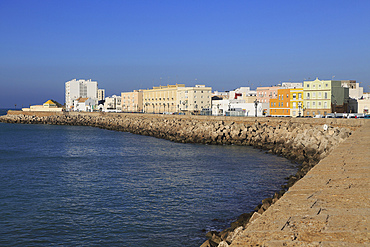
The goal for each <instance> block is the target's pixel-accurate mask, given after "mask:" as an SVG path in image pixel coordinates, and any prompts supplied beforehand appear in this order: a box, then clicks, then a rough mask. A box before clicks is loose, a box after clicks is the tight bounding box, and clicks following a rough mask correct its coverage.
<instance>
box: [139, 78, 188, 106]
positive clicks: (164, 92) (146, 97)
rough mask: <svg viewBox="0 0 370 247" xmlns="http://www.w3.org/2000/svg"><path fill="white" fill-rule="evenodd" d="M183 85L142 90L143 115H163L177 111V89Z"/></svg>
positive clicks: (183, 85)
mask: <svg viewBox="0 0 370 247" xmlns="http://www.w3.org/2000/svg"><path fill="white" fill-rule="evenodd" d="M181 87H185V84H176V85H167V86H159V87H153V88H152V89H147V90H143V108H144V112H145V113H164V112H176V111H177V105H176V104H177V102H178V101H177V89H178V88H181Z"/></svg>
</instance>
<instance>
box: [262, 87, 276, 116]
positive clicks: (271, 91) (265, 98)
mask: <svg viewBox="0 0 370 247" xmlns="http://www.w3.org/2000/svg"><path fill="white" fill-rule="evenodd" d="M279 88H280V87H278V86H274V87H257V90H256V91H257V101H258V102H260V103H263V104H262V107H263V112H264V113H265V114H266V113H269V112H270V100H271V99H276V97H277V90H278V89H279Z"/></svg>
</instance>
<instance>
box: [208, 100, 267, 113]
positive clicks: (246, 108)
mask: <svg viewBox="0 0 370 247" xmlns="http://www.w3.org/2000/svg"><path fill="white" fill-rule="evenodd" d="M256 113H257V116H258V117H262V116H263V115H264V113H263V107H262V103H257V105H256V104H255V103H246V102H245V100H240V99H231V100H229V99H222V100H212V115H213V116H237V117H254V116H255V115H256Z"/></svg>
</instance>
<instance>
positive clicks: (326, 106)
mask: <svg viewBox="0 0 370 247" xmlns="http://www.w3.org/2000/svg"><path fill="white" fill-rule="evenodd" d="M324 108H325V109H327V108H328V102H326V101H325V102H324Z"/></svg>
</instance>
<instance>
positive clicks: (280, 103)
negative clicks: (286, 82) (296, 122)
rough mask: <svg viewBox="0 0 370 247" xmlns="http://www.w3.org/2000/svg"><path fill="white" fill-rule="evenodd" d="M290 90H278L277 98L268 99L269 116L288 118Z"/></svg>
mask: <svg viewBox="0 0 370 247" xmlns="http://www.w3.org/2000/svg"><path fill="white" fill-rule="evenodd" d="M290 107H291V106H290V88H280V89H278V90H277V97H276V98H275V99H270V115H271V116H282V117H287V116H290Z"/></svg>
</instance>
